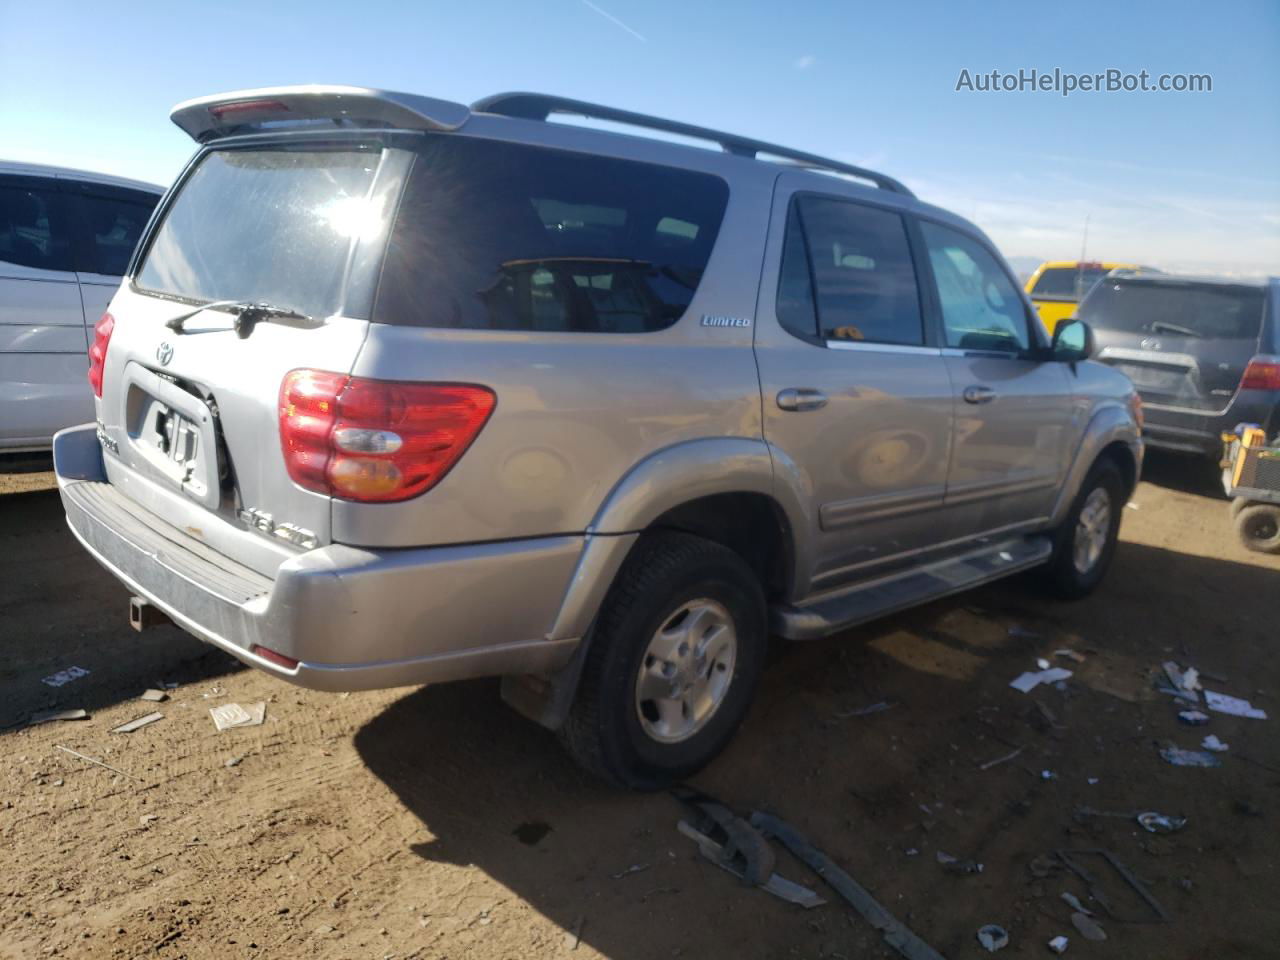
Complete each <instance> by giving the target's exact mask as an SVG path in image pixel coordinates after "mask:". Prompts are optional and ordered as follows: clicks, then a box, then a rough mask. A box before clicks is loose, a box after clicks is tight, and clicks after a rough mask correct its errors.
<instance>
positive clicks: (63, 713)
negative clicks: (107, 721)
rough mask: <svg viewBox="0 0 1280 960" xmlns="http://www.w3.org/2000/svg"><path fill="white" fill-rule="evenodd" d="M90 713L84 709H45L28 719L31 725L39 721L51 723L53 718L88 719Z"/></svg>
mask: <svg viewBox="0 0 1280 960" xmlns="http://www.w3.org/2000/svg"><path fill="white" fill-rule="evenodd" d="M88 719H89V714H88V713H86V712H85V711H83V710H80V709H75V710H44V711H42V712H40V713H33V714H32V715H31V719H30V720H28V721H27V723H28V724H29V725H30V726H33V727H34V726H35V725H36V724H38V723H49V722H50V721H53V720H88Z"/></svg>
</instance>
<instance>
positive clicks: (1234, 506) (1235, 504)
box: [1231, 497, 1250, 520]
mask: <svg viewBox="0 0 1280 960" xmlns="http://www.w3.org/2000/svg"><path fill="white" fill-rule="evenodd" d="M1249 502H1250V501H1248V500H1246V499H1245V498H1244V497H1232V498H1231V519H1232V520H1234V519H1235V518H1236V517H1238V516H1240V511H1241V510H1243V509H1244V508H1245V507H1247V506H1248V505H1249Z"/></svg>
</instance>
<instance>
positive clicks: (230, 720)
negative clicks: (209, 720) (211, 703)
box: [209, 703, 267, 731]
mask: <svg viewBox="0 0 1280 960" xmlns="http://www.w3.org/2000/svg"><path fill="white" fill-rule="evenodd" d="M209 716H211V717H213V725H214V726H215V727H217V728H218V730H219V731H222V730H230V729H231V728H232V727H256V726H257V725H258V724H260V723H262V721H263V720H265V719H266V716H267V705H266V704H265V703H255V704H252V705H250V706H249V707H247V708H246V707H242V706H240V704H238V703H224V704H222V705H221V706H218V707H210V708H209Z"/></svg>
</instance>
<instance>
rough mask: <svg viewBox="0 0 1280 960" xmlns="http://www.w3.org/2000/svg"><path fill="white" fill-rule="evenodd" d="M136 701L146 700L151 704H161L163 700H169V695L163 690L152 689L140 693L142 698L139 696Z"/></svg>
mask: <svg viewBox="0 0 1280 960" xmlns="http://www.w3.org/2000/svg"><path fill="white" fill-rule="evenodd" d="M138 699H139V700H148V701H150V702H151V703H163V702H164V701H165V700H168V699H169V695H168V694H167V693H165V692H164V691H163V690H156V689H154V688H152V689H150V690H144V691H143V692H142V696H140V697H139V698H138Z"/></svg>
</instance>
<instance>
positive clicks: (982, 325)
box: [920, 220, 1031, 353]
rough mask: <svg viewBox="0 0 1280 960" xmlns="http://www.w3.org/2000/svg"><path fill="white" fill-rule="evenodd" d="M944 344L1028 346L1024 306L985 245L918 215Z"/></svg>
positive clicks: (1003, 348) (1011, 349)
mask: <svg viewBox="0 0 1280 960" xmlns="http://www.w3.org/2000/svg"><path fill="white" fill-rule="evenodd" d="M920 230H921V233H922V234H923V235H924V242H925V247H926V248H927V249H928V251H929V264H930V266H931V267H932V268H933V277H934V282H935V283H936V284H937V286H938V301H939V304H940V305H941V307H942V325H943V328H944V330H945V335H946V345H947V346H948V347H956V348H959V349H961V350H990V351H995V352H1000V353H1022V352H1023V351H1025V350H1028V349H1029V348H1030V346H1031V333H1030V330H1029V328H1028V326H1027V311H1026V306H1025V305H1024V303H1023V300H1022V297H1021V296H1020V295H1019V292H1018V288H1017V287H1016V286H1015V285H1014V283H1013V280H1012V279H1011V278H1010V277H1009V274H1008V273H1007V272H1006V271H1005V270H1004V268H1003V267H1002V266H1001V265H1000V263H999V261H997V260H996V258H995V257H994V256H992V254H991V252H990V251H989V250H987V248H986V247H985V246H983V245H982V244H981V243H979V242H978V241H977V240H975V239H973V238H972V237H969V236H966V235H965V234H963V233H961V232H959V231H958V230H952V229H950V228H949V227H944V226H941V225H939V224H936V223H930V222H929V221H927V220H925V221H921V223H920Z"/></svg>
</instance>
